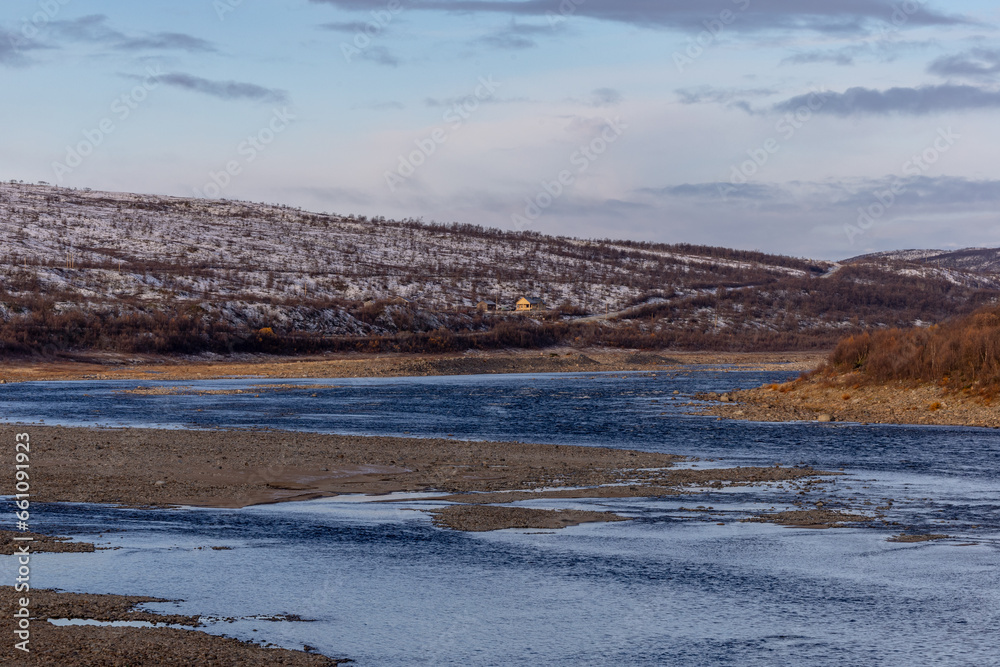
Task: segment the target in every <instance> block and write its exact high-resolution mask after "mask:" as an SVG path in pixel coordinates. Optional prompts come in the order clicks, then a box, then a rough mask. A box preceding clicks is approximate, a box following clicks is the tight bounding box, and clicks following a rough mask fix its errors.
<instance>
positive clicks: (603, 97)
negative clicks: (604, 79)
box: [590, 88, 625, 107]
mask: <svg viewBox="0 0 1000 667" xmlns="http://www.w3.org/2000/svg"><path fill="white" fill-rule="evenodd" d="M624 99H625V98H624V97H622V94H621V93H620V92H618V91H617V90H615V89H614V88H598V89H597V90H595V91H593V92H592V93H591V94H590V106H592V107H613V106H615V105H618V104H621V103H622V101H623V100H624Z"/></svg>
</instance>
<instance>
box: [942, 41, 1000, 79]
mask: <svg viewBox="0 0 1000 667" xmlns="http://www.w3.org/2000/svg"><path fill="white" fill-rule="evenodd" d="M927 71H928V72H930V73H931V74H937V75H938V76H945V77H952V76H957V77H966V78H970V79H988V80H993V79H996V77H997V74H1000V50H997V49H982V48H977V49H972V50H971V51H967V52H965V53H959V54H956V55H951V56H943V57H941V58H938V59H937V60H935V61H934V62H932V63H931V64H930V66H928V68H927Z"/></svg>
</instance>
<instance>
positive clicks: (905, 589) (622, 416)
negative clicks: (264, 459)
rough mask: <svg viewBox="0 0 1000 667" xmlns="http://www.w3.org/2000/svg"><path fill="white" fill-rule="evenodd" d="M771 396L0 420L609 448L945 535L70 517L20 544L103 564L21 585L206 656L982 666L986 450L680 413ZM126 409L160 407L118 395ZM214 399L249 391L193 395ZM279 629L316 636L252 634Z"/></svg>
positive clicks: (91, 402)
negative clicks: (200, 639)
mask: <svg viewBox="0 0 1000 667" xmlns="http://www.w3.org/2000/svg"><path fill="white" fill-rule="evenodd" d="M789 376H790V374H782V373H752V372H723V371H708V370H689V371H683V372H642V373H598V374H587V373H585V374H574V375H500V376H498V375H491V376H462V377H431V378H391V379H334V380H281V381H262V380H256V379H241V380H225V381H209V382H197V383H191V382H162V383H150V382H141V383H140V382H96V381H95V382H80V383H54V382H53V383H32V384H22V385H5V386H2V387H0V415H3V416H4V418H5V421H9V422H20V423H42V422H43V423H45V424H63V425H104V426H152V427H158V428H218V427H241V428H245V427H269V428H278V429H301V430H307V431H318V432H331V433H354V434H379V435H409V436H413V437H425V436H435V437H438V436H440V437H446V436H449V435H450V436H453V437H455V438H459V439H486V440H521V441H524V442H548V443H559V444H578V445H593V446H608V447H621V448H631V449H641V450H646V451H660V452H668V453H674V454H683V455H687V456H690V457H694V458H697V459H699V460H698V461H692V462H691V463H690V465H702V466H704V465H713V466H730V465H773V464H774V463H779V462H780V463H781V464H782V465H794V464H799V463H805V464H809V465H812V466H815V467H817V468H821V469H827V470H838V469H841V468H842V469H843V471H844V472H845V473H846V475H845V476H844V477H839V478H836V481H835V482H833V483H830V484H827V485H824V486H823V487H822V488H821V489H817V490H815V491H812V492H810V494H811V495H810V496H808V497H806V498H805V499H806V500H809V501H814V500H817V499H822V500H823V501H824V502H825V503H827V505H828V506H832V507H845V508H851V509H853V510H856V511H862V512H864V511H870V510H871V509H872V508H874V507H876V506H883V507H884V506H886V501H887V499H889V498H891V499H892V500H893V503H892V506H891V509H889V510H887V511H885V512H884V514H885V518H886V519H887V520H888V521H891V522H896V523H899V524H901V525H904V526H911V527H912V530H914V531H915V532H934V533H945V534H948V535H950V536H953V538H952V539H948V540H942V541H937V542H925V543H917V544H899V543H890V542H887V541H886V538H888V537H889V536H890V535H893V534H895V533H898V532H900V530H901V527H900V526H887V525H883V524H881V523H878V524H876V526H875V527H872V528H841V529H830V530H810V529H804V528H787V527H780V526H775V525H770V524H759V523H741V522H740V521H739V519H741V518H746V517H748V516H750V515H752V514H755V513H757V512H760V511H765V510H770V509H771V508H774V509H777V510H781V509H789V508H791V503H792V502H793V501H794V500H802V499H803V497H802V496H797V495H795V493H797V491H792V490H790V489H788V488H785V487H784V486H783V485H768V486H760V487H749V488H748V487H741V488H737V489H730V490H726V491H724V492H720V491H718V490H715V491H713V492H711V493H707V492H706V493H701V492H695V493H693V494H690V495H684V496H678V497H675V498H660V499H634V498H629V499H596V500H537V501H528V502H524V503H518V504H519V505H523V506H529V507H543V508H580V509H597V510H614V511H616V512H619V513H621V514H623V515H626V516H629V517H633V518H634V519H635V520H634V521H630V522H621V523H608V524H586V525H581V526H575V527H571V528H566V529H563V530H559V531H556V532H550V531H532V530H506V531H498V532H494V533H458V532H452V531H446V530H442V529H438V528H435V527H433V526H432V525H431V523H430V519H429V517H428V516H427V515H426V514H425V513H424V512H421V511H416V510H420V509H428V508H431V507H437V506H440V504H441V503H440V502H438V501H428V500H422V499H421V497H420V496H419V495H416V496H412V497H406V498H404V499H402V501H401V502H396V503H385V502H378V501H381V500H384V498H359V497H339V498H333V499H326V500H319V501H311V502H304V503H287V504H281V505H270V506H258V507H250V508H245V509H241V510H213V509H176V510H169V511H141V510H132V509H120V508H112V507H105V506H94V505H70V504H64V505H56V506H48V507H45V508H44V510H43V513H41V514H39V515H38V516H37V517H36V519H37V520H36V524H35V528H36V529H37V530H39V531H43V532H48V533H55V534H66V535H72V536H74V537H76V538H79V539H84V540H87V541H94V542H96V543H97V544H98V545H99V546H113V547H121V548H118V549H114V550H106V551H98V552H97V553H94V554H57V555H39V556H36V557H35V560H34V561H33V565H34V568H33V571H32V574H33V575H34V577H35V580H34V582H33V583H35V584H36V585H37V586H39V587H46V588H60V589H64V590H69V591H77V592H94V593H121V594H137V595H151V596H156V597H162V598H167V599H180V600H183V602H177V603H163V604H157V605H150V606H149V608H151V609H159V610H162V611H169V612H172V613H190V614H195V615H202V616H207V617H210V618H208V619H207V620H209V621H210V622H209V625H208V627H207V631H209V632H215V633H220V634H226V635H229V636H236V637H239V638H242V639H253V640H257V641H262V642H270V643H273V644H275V645H280V646H284V647H289V648H302V646H303V645H306V644H308V645H310V646H313V647H317V648H318V649H319V650H320V651H321V652H323V653H325V654H327V655H331V656H337V657H349V658H353V659H354V660H356V661H357V664H358V665H359V666H365V665H380V666H381V665H608V664H616V663H617V664H624V665H838V666H839V665H916V664H919V665H989V664H997V663H998V662H1000V649H997V648H996V644H995V641H994V640H993V634H994V632H995V628H996V627H998V622H1000V587H998V584H1000V576H998V575H997V572H998V571H1000V570H998V565H1000V551H998V546H1000V520H998V515H997V510H998V509H1000V490H998V473H1000V432H995V431H991V430H985V429H969V428H950V427H900V426H862V425H856V424H756V423H737V422H730V421H724V420H721V421H720V420H717V419H716V418H714V417H699V416H690V415H685V414H684V413H685V412H687V411H689V410H690V409H691V408H690V407H688V406H686V404H687V403H688V402H689V401H690V395H691V394H693V393H695V392H698V391H708V390H715V391H727V390H731V389H734V388H737V387H747V386H756V385H759V384H761V383H764V382H771V381H779V380H782V379H785V378H787V377H789ZM277 385H286V386H285V387H282V388H281V389H280V390H279V389H277V388H276V386H277ZM287 385H297V387H296V388H289V387H288V386H287ZM137 386H144V387H153V386H160V387H171V388H176V389H177V391H175V392H172V393H170V394H168V395H143V394H134V393H122V390H128V389H132V388H135V387H137ZM220 389H223V390H236V389H242V390H243V391H244V393H241V394H232V393H224V394H219V393H211V394H204V393H201V394H199V393H197V391H217V390H220ZM675 391H676V392H680V393H679V394H674V392H675ZM185 392H188V393H185ZM708 459H714V461H712V462H708ZM699 506H701V509H699ZM681 508H686V509H681ZM691 509H695V510H696V511H693V512H692V511H689V510H691ZM719 524H723V525H719ZM212 546H220V547H231V548H230V549H227V550H212V549H211V548H209V547H212ZM199 547H202V548H199ZM281 614H298V615H299V616H301V617H302V618H304V619H308V620H310V621H311V622H292V621H282V620H265V619H266V617H269V616H274V615H281ZM212 619H216V620H214V621H213V620H212ZM234 619H235V620H234Z"/></svg>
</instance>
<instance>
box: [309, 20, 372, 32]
mask: <svg viewBox="0 0 1000 667" xmlns="http://www.w3.org/2000/svg"><path fill="white" fill-rule="evenodd" d="M367 25H368V24H367V23H365V22H364V21H343V22H336V23H323V24H321V25H320V26H319V27H320V28H322V29H323V30H330V31H332V32H346V33H349V34H352V35H353V34H356V33H359V32H364V31H365V27H366V26H367Z"/></svg>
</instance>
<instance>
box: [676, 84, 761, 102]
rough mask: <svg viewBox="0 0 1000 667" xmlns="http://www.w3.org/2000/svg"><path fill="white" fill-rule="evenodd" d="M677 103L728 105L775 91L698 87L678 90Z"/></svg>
mask: <svg viewBox="0 0 1000 667" xmlns="http://www.w3.org/2000/svg"><path fill="white" fill-rule="evenodd" d="M676 92H677V95H678V101H679V102H680V103H681V104H730V103H732V102H735V101H739V100H742V99H743V98H747V97H768V96H770V95H774V94H775V93H776V92H777V91H775V90H772V89H770V88H713V87H712V86H698V87H695V88H678V89H677V91H676Z"/></svg>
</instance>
